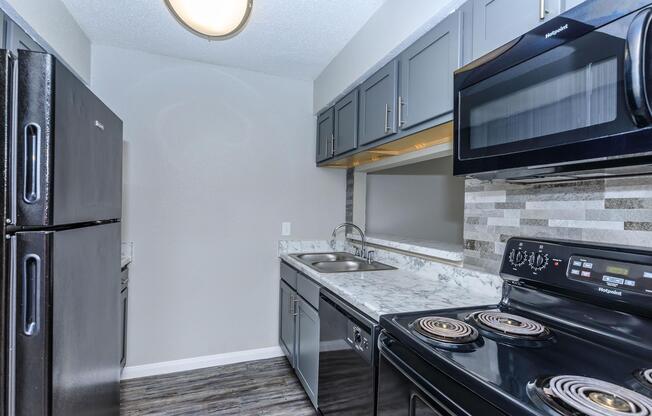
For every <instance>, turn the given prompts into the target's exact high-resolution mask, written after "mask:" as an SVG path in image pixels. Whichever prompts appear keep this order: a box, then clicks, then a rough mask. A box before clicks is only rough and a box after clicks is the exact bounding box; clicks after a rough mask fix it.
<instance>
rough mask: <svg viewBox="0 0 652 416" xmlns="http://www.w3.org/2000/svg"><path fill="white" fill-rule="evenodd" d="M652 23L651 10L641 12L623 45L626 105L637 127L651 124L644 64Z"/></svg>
mask: <svg viewBox="0 0 652 416" xmlns="http://www.w3.org/2000/svg"><path fill="white" fill-rule="evenodd" d="M651 22H652V8H647V9H645V10H643V11H641V12H640V13H639V14H638V15H636V17H635V18H634V20H632V23H631V24H630V25H629V30H628V31H627V43H626V44H625V79H624V82H625V95H626V98H627V105H628V107H629V111H630V114H631V116H632V119H633V121H634V123H635V124H636V125H637V126H638V127H644V126H647V125H650V124H652V109H651V108H650V102H649V99H648V94H647V78H648V77H649V78H651V79H652V74H648V73H647V72H648V69H652V68H647V66H648V65H647V64H646V58H647V51H648V49H651V48H652V45H648V32H649V31H650V23H651Z"/></svg>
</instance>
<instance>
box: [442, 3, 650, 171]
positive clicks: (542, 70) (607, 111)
mask: <svg viewBox="0 0 652 416" xmlns="http://www.w3.org/2000/svg"><path fill="white" fill-rule="evenodd" d="M587 7H588V6H587ZM651 22H652V9H644V10H643V11H641V12H634V13H630V14H627V15H625V16H623V17H621V18H619V19H617V20H615V21H612V22H611V23H608V24H606V25H604V26H602V27H600V28H597V29H593V30H589V31H583V32H582V33H581V35H579V36H578V37H576V38H572V37H570V38H569V39H568V40H567V41H564V42H557V44H555V45H554V47H550V48H548V49H543V50H542V51H540V52H539V51H537V50H536V46H537V45H539V46H540V45H543V44H544V41H543V40H542V39H541V36H542V34H541V33H538V32H533V33H532V34H526V35H524V36H523V37H522V39H521V40H520V41H519V42H521V43H524V44H527V41H528V39H530V40H531V39H536V40H537V41H538V43H536V42H534V41H531V42H530V44H529V46H531V47H532V48H533V50H532V51H531V52H528V53H531V57H530V58H527V59H520V60H516V59H515V58H514V55H515V53H516V52H515V51H518V50H519V47H520V55H519V56H520V57H521V58H522V57H523V47H522V45H521V44H519V42H516V43H515V46H513V47H512V49H510V50H507V51H506V52H504V53H503V54H502V55H498V56H497V57H495V58H493V61H488V62H486V63H484V64H483V65H480V66H477V67H471V68H470V69H468V70H465V71H464V70H461V71H458V73H456V75H455V77H456V81H455V88H456V95H457V97H458V99H457V102H456V109H455V126H456V130H455V163H454V172H455V174H456V175H471V176H478V177H481V176H483V175H480V174H481V173H492V172H494V173H495V175H494V176H493V177H510V175H512V174H513V175H516V177H524V176H527V175H532V174H533V172H535V171H537V169H533V168H535V167H540V168H541V169H539V170H538V171H539V172H544V173H545V172H548V173H557V172H573V171H575V170H586V169H589V168H600V167H602V168H606V167H613V166H617V165H619V164H620V165H624V164H627V163H628V162H626V161H623V159H627V158H630V157H633V156H637V157H640V156H644V155H645V154H648V153H650V152H652V143H650V142H649V140H642V139H641V137H643V136H646V135H649V133H645V131H644V130H645V129H648V128H650V126H651V123H652V111H651V110H650V101H649V99H648V94H649V91H650V86H648V85H647V82H648V81H647V79H646V76H645V74H647V73H649V72H650V71H649V70H648V68H647V66H648V65H649V64H648V62H649V61H650V54H651V53H652V46H650V45H651V42H648V41H647V40H648V38H649V37H650V36H652V30H651V29H650V28H651V27H652V24H651ZM573 24H574V23H573V21H572V20H571V19H568V18H565V17H564V16H563V15H562V16H561V17H559V18H556V19H554V20H553V21H551V22H550V25H549V26H548V27H544V28H542V29H540V31H541V32H542V33H544V32H543V31H545V30H546V29H549V27H558V26H561V27H564V26H566V25H567V26H568V27H570V28H572V27H573V26H572V25H573ZM570 31H571V29H569V32H570ZM569 36H570V35H569ZM512 59H513V61H514V63H513V64H512V65H511V66H510V65H509V62H510V60H512ZM495 67H499V68H500V70H496V71H495V72H493V73H492V72H491V71H489V70H488V68H495ZM471 80H473V81H472V82H471ZM616 159H618V160H620V161H617V160H616ZM637 163H640V162H637ZM544 168H545V169H544ZM501 171H504V172H506V173H505V174H502V173H499V172H501ZM510 171H512V172H510ZM487 176H488V175H487Z"/></svg>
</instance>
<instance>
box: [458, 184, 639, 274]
mask: <svg viewBox="0 0 652 416" xmlns="http://www.w3.org/2000/svg"><path fill="white" fill-rule="evenodd" d="M464 221H465V224H464V263H465V265H468V266H472V267H479V268H481V269H482V270H485V271H487V272H492V273H495V272H498V269H499V267H500V260H501V258H502V254H503V251H504V249H505V242H506V241H507V239H508V238H509V237H512V236H521V237H543V238H554V239H570V240H582V241H591V242H600V243H609V244H621V245H633V246H641V247H646V248H650V247H652V176H640V177H628V178H612V179H596V180H588V181H579V182H565V183H555V184H536V185H520V184H510V183H506V182H480V181H477V180H467V181H466V198H465V209H464Z"/></svg>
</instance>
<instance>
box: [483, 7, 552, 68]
mask: <svg viewBox="0 0 652 416" xmlns="http://www.w3.org/2000/svg"><path fill="white" fill-rule="evenodd" d="M473 1H474V4H473V58H474V59H477V58H479V57H481V56H482V55H485V54H486V53H488V52H491V51H492V50H494V49H496V48H498V47H499V46H502V45H504V44H505V43H507V42H509V41H511V40H513V39H515V38H517V37H519V36H521V35H522V34H523V33H525V32H528V31H529V30H530V29H533V28H534V27H536V26H538V25H540V24H541V23H543V22H545V21H546V20H549V19H551V18H553V17H555V16H557V15H558V14H559V12H560V10H561V3H560V2H561V1H562V0H473Z"/></svg>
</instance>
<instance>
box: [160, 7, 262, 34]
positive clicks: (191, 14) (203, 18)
mask: <svg viewBox="0 0 652 416" xmlns="http://www.w3.org/2000/svg"><path fill="white" fill-rule="evenodd" d="M165 3H166V4H167V6H168V8H169V9H170V12H171V13H172V14H173V15H174V17H176V19H177V20H178V21H179V22H180V23H181V24H182V25H184V26H185V27H186V28H187V29H189V30H190V31H191V32H193V33H195V34H197V35H199V36H202V37H205V38H208V39H220V38H229V37H231V36H234V35H235V34H237V33H238V32H239V31H240V30H241V29H242V28H243V27H244V25H245V24H246V23H247V20H248V19H249V14H250V13H251V7H252V4H253V0H165Z"/></svg>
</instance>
